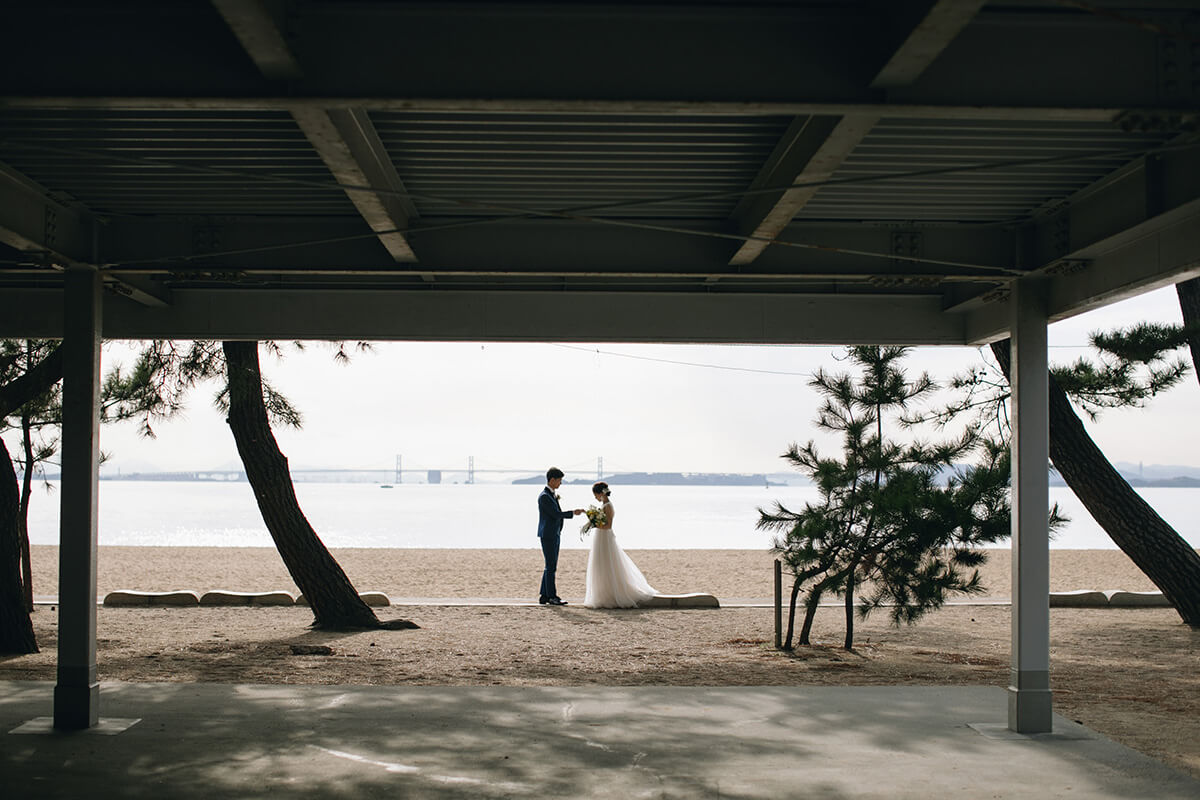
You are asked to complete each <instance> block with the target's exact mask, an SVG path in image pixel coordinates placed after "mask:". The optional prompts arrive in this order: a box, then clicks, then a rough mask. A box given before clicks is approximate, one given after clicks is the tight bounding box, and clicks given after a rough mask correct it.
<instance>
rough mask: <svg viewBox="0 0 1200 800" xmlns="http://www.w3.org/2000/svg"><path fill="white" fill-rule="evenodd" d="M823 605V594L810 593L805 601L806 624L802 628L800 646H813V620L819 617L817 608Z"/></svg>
mask: <svg viewBox="0 0 1200 800" xmlns="http://www.w3.org/2000/svg"><path fill="white" fill-rule="evenodd" d="M820 605H821V593H820V592H817V591H810V592H809V593H808V597H807V598H806V599H805V601H804V624H803V625H802V626H801V627H800V644H805V645H807V644H811V642H810V641H809V638H808V637H809V636H810V635H811V634H812V626H813V618H814V617H816V616H817V607H818V606H820Z"/></svg>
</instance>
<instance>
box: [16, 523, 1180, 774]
mask: <svg viewBox="0 0 1200 800" xmlns="http://www.w3.org/2000/svg"><path fill="white" fill-rule="evenodd" d="M333 552H334V555H335V557H336V558H337V559H338V561H339V563H340V564H341V565H342V567H343V569H345V571H346V573H347V575H348V576H349V577H350V579H351V581H352V582H353V583H354V585H355V587H356V588H357V589H358V590H359V591H380V592H384V593H386V594H387V595H389V596H390V597H391V598H393V600H394V601H395V602H397V603H398V605H394V606H392V607H389V608H382V609H378V612H379V616H380V618H381V619H394V618H400V617H402V618H406V619H410V620H412V621H413V622H415V623H416V624H418V625H419V626H420V628H419V629H417V630H407V631H368V632H362V633H349V634H347V633H333V632H320V631H312V630H310V629H309V628H308V624H309V623H310V622H311V614H310V613H309V612H308V610H307V609H305V608H303V607H290V608H269V607H261V608H237V607H235V608H211V607H202V608H140V609H138V608H101V609H100V610H99V612H98V620H97V626H98V628H97V630H98V634H97V635H98V646H99V650H98V657H97V660H98V666H99V671H100V676H101V679H102V680H121V681H206V682H222V683H233V682H253V683H315V684H396V685H406V684H408V685H412V684H426V685H558V686H571V685H589V684H591V685H594V684H604V685H647V684H658V685H665V684H673V685H703V686H712V685H725V686H731V685H732V686H737V685H811V684H840V685H886V684H892V685H895V684H928V685H951V684H970V685H994V686H1005V685H1007V682H1008V669H1009V649H1010V608H1009V606H1007V605H1005V604H1003V601H1004V599H1005V598H1007V597H1008V595H1009V580H1010V574H1009V553H1008V552H1007V551H993V555H992V557H991V558H990V559H989V561H988V563H987V565H986V567H985V569H984V570H983V577H984V583H985V585H986V587H987V591H986V596H987V600H988V602H982V603H977V604H970V605H959V604H956V605H951V606H948V607H946V608H944V609H942V610H940V611H938V612H935V613H933V614H931V615H929V616H927V617H926V618H925V619H923V620H921V621H920V622H919V623H918V624H917V625H915V626H912V627H904V628H894V627H892V626H891V625H890V624H889V623H888V620H887V618H886V615H878V614H877V615H873V616H872V617H870V618H869V619H867V620H866V621H861V620H860V621H858V622H857V623H856V633H857V635H856V639H855V644H856V646H855V649H854V651H852V652H847V651H845V650H843V649H842V648H841V647H840V645H841V639H842V635H843V616H842V611H841V609H840V608H823V609H821V611H820V612H819V613H818V615H817V618H816V625H815V627H814V633H813V640H814V645H813V646H811V647H807V648H799V649H797V650H796V651H795V652H793V653H784V652H779V651H776V650H775V649H774V647H773V636H774V622H773V613H772V611H771V609H770V608H766V607H761V606H757V607H756V606H754V605H752V604H753V603H764V602H767V601H768V600H769V598H770V597H771V595H772V594H773V580H772V567H771V563H772V560H773V559H772V556H771V554H770V553H768V552H765V551H746V550H642V551H638V550H634V551H630V555H631V556H632V557H633V558H634V560H635V561H636V562H637V563H638V565H639V566H640V567H641V568H642V570H643V571H644V572H645V574H646V577H647V578H648V579H649V581H650V582H651V583H652V584H653V585H654V586H655V587H656V588H657V589H658V590H659V591H660V592H664V593H682V592H694V591H702V592H710V593H712V594H715V595H716V596H717V597H718V598H720V599H721V601H722V604H723V606H724V607H723V608H721V609H718V610H690V609H676V610H670V609H665V610H636V609H634V610H614V611H598V610H589V609H586V608H583V607H581V606H580V605H579V604H578V602H572V604H571V605H569V606H567V607H565V608H550V607H538V606H536V605H532V606H530V605H503V604H494V603H493V604H486V605H459V604H456V601H462V600H465V599H489V598H490V599H501V600H512V601H518V602H522V603H528V602H529V601H531V600H533V599H534V597H535V595H534V591H535V590H536V587H537V581H538V577H539V575H540V570H541V559H540V552H539V551H537V550H536V549H534V548H532V547H531V548H529V549H528V550H386V549H342V550H334V551H333ZM32 560H33V566H34V590H35V594H37V595H40V596H53V595H56V594H57V591H58V590H57V585H56V573H57V560H58V549H57V547H50V546H35V548H34V553H33V556H32ZM585 562H586V553H584V552H583V551H575V550H570V551H564V552H563V554H562V559H561V561H560V564H559V588H560V591H561V593H562V595H563V596H564V597H565V598H566V599H567V600H569V601H579V600H581V599H582V596H583V592H584V583H583V582H584V568H585ZM1050 581H1051V590H1052V591H1070V590H1076V589H1101V590H1104V589H1124V590H1127V591H1149V590H1153V589H1154V587H1153V585H1152V584H1150V582H1149V581H1148V580H1147V579H1146V578H1145V577H1144V576H1143V575H1142V574H1141V573H1140V572H1139V571H1138V570H1137V568H1136V567H1134V566H1133V564H1132V563H1131V562H1129V560H1128V558H1127V557H1126V556H1125V555H1124V554H1122V553H1121V552H1119V551H1116V550H1053V551H1051V570H1050ZM98 589H99V592H100V593H101V594H104V593H106V592H109V591H113V590H116V589H140V590H147V591H168V590H176V589H190V590H194V591H197V592H204V591H207V590H210V589H230V590H236V591H270V590H279V589H282V590H286V591H291V592H295V591H296V588H295V586H294V584H293V583H292V581H291V579H290V578H289V576H288V574H287V571H286V570H285V569H284V566H283V563H282V561H281V560H280V558H279V556H278V554H277V553H276V552H275V551H274V550H273V549H266V548H239V549H216V548H154V547H146V548H140V547H102V548H101V549H100V556H99V564H98ZM437 599H444V600H445V601H446V602H440V603H439V602H436V600H437ZM431 600H433V601H434V602H430V601H431ZM33 617H34V624H35V629H36V631H37V636H38V642H39V644H40V645H41V648H42V652H41V653H38V654H34V655H30V656H20V657H4V658H0V679H4V680H53V679H54V675H55V644H56V624H55V623H56V616H55V613H54V608H53V606H49V605H41V606H39V607H38V609H37V611H35V613H34V615H33ZM294 645H324V646H326V647H328V648H329V651H328V653H327V654H325V655H309V654H297V653H296V652H295V650H294V649H293V646H294ZM1051 659H1052V665H1051V675H1052V683H1053V688H1054V691H1055V708H1056V710H1057V711H1058V712H1059V713H1061V714H1063V715H1064V716H1067V717H1069V718H1070V719H1074V720H1078V721H1079V722H1082V723H1083V724H1085V725H1087V726H1088V727H1090V728H1092V729H1093V730H1096V731H1099V732H1101V733H1103V734H1105V735H1107V736H1109V737H1111V738H1113V739H1115V740H1117V741H1119V742H1122V743H1123V744H1126V745H1128V746H1130V747H1133V748H1135V749H1137V750H1140V751H1142V752H1144V753H1147V754H1149V755H1152V756H1154V757H1156V758H1159V759H1161V760H1163V761H1164V762H1166V763H1168V764H1171V765H1172V766H1174V767H1176V768H1178V769H1181V770H1183V771H1186V772H1189V773H1190V774H1192V775H1194V776H1196V777H1200V631H1195V630H1192V629H1190V628H1189V627H1187V626H1185V625H1183V624H1182V623H1181V622H1180V620H1179V616H1178V615H1177V614H1176V613H1175V612H1174V611H1173V610H1171V609H1161V608H1142V609H1112V608H1107V609H1068V608H1062V609H1057V608H1056V609H1052V610H1051Z"/></svg>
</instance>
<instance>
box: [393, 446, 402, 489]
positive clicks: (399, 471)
mask: <svg viewBox="0 0 1200 800" xmlns="http://www.w3.org/2000/svg"><path fill="white" fill-rule="evenodd" d="M400 461H401V459H400V454H399V453H397V454H396V479H395V480H394V481H393V483H403V482H404V470H403V469H401V468H400Z"/></svg>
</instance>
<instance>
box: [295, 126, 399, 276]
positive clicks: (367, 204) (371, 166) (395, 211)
mask: <svg viewBox="0 0 1200 800" xmlns="http://www.w3.org/2000/svg"><path fill="white" fill-rule="evenodd" d="M292 117H293V118H294V119H295V120H296V124H297V125H299V126H300V130H302V131H304V135H305V136H307V137H308V141H309V142H311V143H312V145H313V147H314V148H315V149H316V151H317V153H318V154H319V155H320V156H321V160H322V161H324V162H325V166H327V167H329V171H330V172H331V173H332V174H333V177H334V179H335V180H336V181H337V182H338V183H339V184H341V185H343V186H347V187H350V186H353V187H356V188H354V189H349V188H347V189H346V196H347V197H349V198H350V202H352V203H354V207H355V208H357V209H358V213H359V214H361V215H362V218H363V219H364V220H366V222H367V224H368V225H369V226H370V227H371V230H373V231H375V232H376V233H377V234H378V235H379V241H380V242H382V243H383V246H384V247H385V248H387V251H388V253H389V254H391V256H392V259H393V260H394V261H396V262H398V263H402V264H404V263H413V262H415V261H416V260H417V256H416V254H415V253H414V252H413V250H412V247H411V246H410V245H409V243H408V240H407V239H406V238H405V236H404V234H403V233H399V231H402V230H404V229H406V228H407V227H408V226H409V224H410V220H412V219H413V218H415V217H416V209H415V208H414V207H413V206H412V203H411V202H410V201H409V200H407V198H406V197H405V196H404V194H405V192H404V184H403V183H402V182H401V181H400V177H399V176H398V175H397V174H396V169H395V167H394V166H393V165H392V162H391V159H390V158H389V157H388V154H387V151H386V150H384V147H383V143H382V142H380V141H379V135H378V134H377V133H376V132H375V127H374V126H373V125H372V124H371V120H370V118H369V117H368V116H367V113H366V111H364V110H362V109H361V108H359V109H334V110H330V111H325V110H323V109H308V108H296V109H292ZM373 190H381V191H378V192H377V191H373Z"/></svg>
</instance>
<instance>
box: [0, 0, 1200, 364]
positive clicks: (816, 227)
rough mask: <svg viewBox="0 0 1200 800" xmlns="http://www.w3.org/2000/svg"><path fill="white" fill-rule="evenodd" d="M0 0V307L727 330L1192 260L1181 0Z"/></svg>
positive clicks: (270, 330)
mask: <svg viewBox="0 0 1200 800" xmlns="http://www.w3.org/2000/svg"><path fill="white" fill-rule="evenodd" d="M3 14H4V19H5V24H6V28H7V29H8V30H9V32H10V35H9V37H7V42H6V47H5V48H4V50H3V52H0V242H2V244H0V298H2V300H0V308H3V314H0V335H39V336H55V335H60V334H61V330H62V325H63V312H62V293H63V288H62V287H63V273H64V270H66V269H69V268H71V267H73V266H84V265H92V266H94V267H95V268H97V269H99V271H100V273H101V275H102V277H103V280H104V283H105V286H106V288H107V289H109V290H110V292H109V295H108V297H106V300H105V303H104V330H105V333H106V335H107V336H111V337H130V338H141V337H205V338H274V337H294V338H350V337H354V338H362V339H511V340H551V339H554V340H579V341H639V340H640V341H710V342H747V343H751V342H840V343H848V342H878V343H882V342H905V343H911V344H921V343H959V344H961V343H975V342H983V341H987V340H989V339H994V338H997V337H1000V336H1003V335H1006V334H1007V328H1008V325H1009V318H1010V316H1011V314H1010V309H1008V308H1007V304H1008V298H1009V296H1010V290H1011V287H1012V285H1013V282H1014V281H1021V280H1029V281H1033V282H1035V283H1038V284H1039V285H1041V286H1043V287H1044V290H1045V292H1046V293H1047V297H1048V306H1049V309H1048V310H1049V317H1050V319H1052V320H1053V319H1058V318H1063V317H1066V316H1069V315H1071V314H1075V313H1078V312H1080V311H1082V310H1086V309H1087V308H1090V307H1093V306H1095V305H1098V304H1102V303H1106V302H1110V301H1112V300H1115V299H1119V298H1122V297H1126V296H1130V295H1133V294H1136V293H1138V292H1141V291H1144V290H1146V289H1149V288H1153V287H1157V286H1161V285H1166V284H1169V283H1171V282H1174V281H1176V280H1179V279H1182V278H1185V277H1191V276H1194V275H1196V274H1200V146H1198V143H1197V134H1196V130H1197V122H1198V120H1200V4H1198V3H1196V2H1178V1H1177V0H1153V1H1152V2H1135V0H1089V2H1074V0H990V1H989V2H985V1H984V0H939V1H938V2H932V1H931V0H912V1H911V2H892V1H891V0H845V2H834V1H833V0H808V1H807V2H804V1H802V0H796V1H795V2H789V1H787V0H775V1H773V2H772V1H769V0H761V1H755V0H748V1H747V2H716V1H710V2H670V1H664V2H655V3H646V2H606V3H583V2H555V3H549V2H541V3H539V2H526V3H513V2H454V1H450V2H438V3H433V2H405V1H404V0H373V1H366V2H328V1H326V0H293V1H289V2H268V1H267V0H262V1H261V2H242V1H235V0H212V1H211V2H208V1H207V0H181V1H180V2H172V3H160V2H152V1H151V0H112V1H111V2H105V3H102V4H101V3H90V2H82V0H44V1H40V2H30V3H9V4H6V8H5V10H4V12H3ZM597 302H603V303H604V306H605V308H606V309H608V313H606V314H605V315H602V316H603V319H601V318H600V316H601V315H594V314H590V313H589V309H591V308H593V307H595V304H596V303H597Z"/></svg>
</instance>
